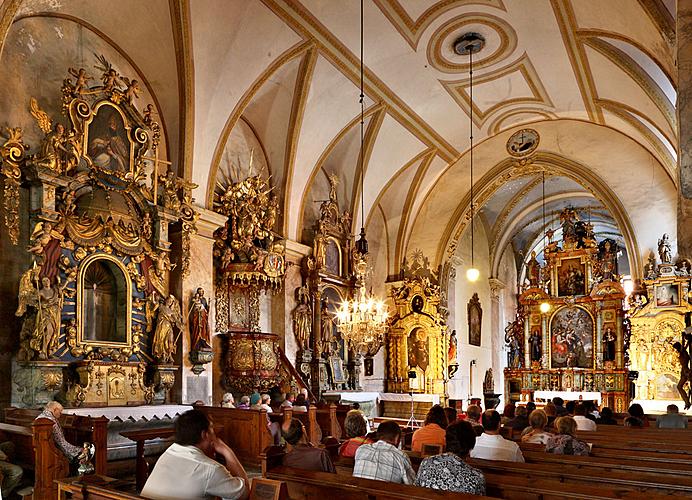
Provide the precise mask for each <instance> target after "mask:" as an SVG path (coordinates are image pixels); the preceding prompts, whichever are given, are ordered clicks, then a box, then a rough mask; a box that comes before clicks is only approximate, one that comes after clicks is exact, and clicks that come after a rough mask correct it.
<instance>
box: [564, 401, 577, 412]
mask: <svg viewBox="0 0 692 500" xmlns="http://www.w3.org/2000/svg"><path fill="white" fill-rule="evenodd" d="M576 406H577V402H576V401H574V400H572V401H567V403H565V410H566V411H567V415H574V408H575V407H576Z"/></svg>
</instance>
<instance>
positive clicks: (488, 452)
mask: <svg viewBox="0 0 692 500" xmlns="http://www.w3.org/2000/svg"><path fill="white" fill-rule="evenodd" d="M481 420H482V422H483V429H484V432H483V434H481V435H480V436H478V438H476V446H475V447H474V448H473V450H472V451H471V458H482V459H484V460H504V461H507V462H523V461H524V455H522V454H521V450H520V449H519V445H518V444H517V443H515V442H514V441H509V440H507V439H505V438H503V437H502V436H500V414H499V413H498V412H496V411H495V410H486V411H485V412H484V413H483V417H482V418H481Z"/></svg>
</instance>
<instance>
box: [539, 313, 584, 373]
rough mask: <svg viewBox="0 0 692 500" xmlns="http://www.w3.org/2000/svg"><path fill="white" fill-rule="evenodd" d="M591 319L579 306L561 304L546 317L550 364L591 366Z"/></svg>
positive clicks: (573, 366) (552, 365) (553, 366)
mask: <svg viewBox="0 0 692 500" xmlns="http://www.w3.org/2000/svg"><path fill="white" fill-rule="evenodd" d="M594 331H595V330H594V320H593V318H592V317H591V314H589V313H588V311H586V310H585V309H582V308H581V307H574V306H568V307H562V308H560V309H558V310H557V311H555V314H553V317H552V318H551V319H550V367H551V368H593V366H594Z"/></svg>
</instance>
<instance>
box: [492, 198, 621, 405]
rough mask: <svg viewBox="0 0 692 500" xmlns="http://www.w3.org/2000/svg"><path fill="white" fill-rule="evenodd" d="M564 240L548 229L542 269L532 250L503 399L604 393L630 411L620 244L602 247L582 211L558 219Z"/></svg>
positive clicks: (508, 337)
mask: <svg viewBox="0 0 692 500" xmlns="http://www.w3.org/2000/svg"><path fill="white" fill-rule="evenodd" d="M560 221H561V226H562V240H561V241H553V239H552V236H553V231H548V233H547V235H548V238H549V241H548V244H547V245H546V248H545V251H544V257H545V264H544V265H543V266H541V265H540V263H539V262H538V260H537V258H536V254H535V253H532V255H531V257H530V259H529V260H528V262H526V266H525V269H526V283H525V285H524V286H523V289H522V292H521V293H520V295H519V300H518V302H519V306H518V310H517V315H516V318H515V320H514V321H513V322H512V323H510V324H509V325H508V326H507V328H506V329H505V341H506V343H507V344H508V350H509V357H508V367H507V368H506V369H505V394H508V395H509V399H510V400H529V399H533V397H534V393H535V392H536V391H578V392H579V391H587V392H600V393H601V396H602V397H601V399H602V401H603V403H604V404H605V405H607V406H610V407H611V408H613V410H614V411H617V412H620V411H625V410H626V408H627V405H628V402H629V391H628V386H629V381H628V370H627V368H626V365H625V348H626V342H625V330H624V328H623V319H624V311H623V299H624V297H625V292H624V290H623V288H622V286H621V285H620V283H619V281H618V273H617V253H618V247H617V243H616V242H615V241H614V240H611V239H604V240H602V241H600V242H597V241H596V240H595V238H594V234H593V229H592V227H591V224H590V223H588V222H587V221H584V220H582V219H581V217H580V215H579V214H578V213H577V211H576V210H574V209H572V208H569V207H568V208H566V209H565V210H563V211H562V212H561V214H560Z"/></svg>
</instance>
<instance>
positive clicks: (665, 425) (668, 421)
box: [656, 404, 687, 429]
mask: <svg viewBox="0 0 692 500" xmlns="http://www.w3.org/2000/svg"><path fill="white" fill-rule="evenodd" d="M679 411H680V410H679V409H678V405H675V404H670V405H668V407H667V408H666V414H665V415H660V416H659V417H658V418H656V427H657V428H659V429H687V417H686V416H685V415H680V413H678V412H679Z"/></svg>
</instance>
